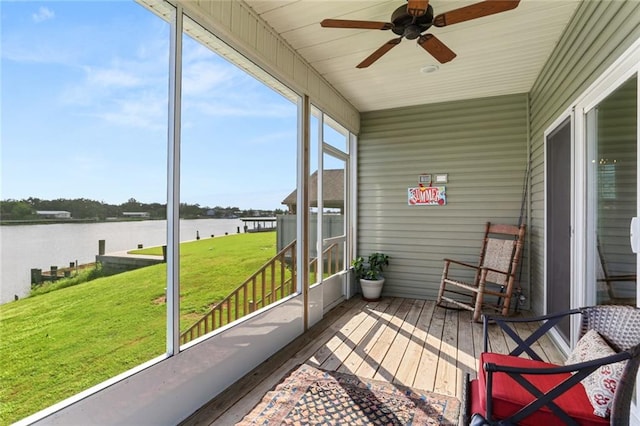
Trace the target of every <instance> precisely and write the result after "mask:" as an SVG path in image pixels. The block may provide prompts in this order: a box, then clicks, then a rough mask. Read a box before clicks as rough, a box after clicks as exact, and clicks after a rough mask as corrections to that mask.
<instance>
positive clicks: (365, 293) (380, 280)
mask: <svg viewBox="0 0 640 426" xmlns="http://www.w3.org/2000/svg"><path fill="white" fill-rule="evenodd" d="M387 265H389V256H387V255H386V254H384V253H371V254H370V255H369V257H368V258H367V260H365V259H364V257H362V256H358V257H356V258H355V259H354V260H353V262H351V266H353V271H354V272H355V276H356V278H359V279H360V288H362V298H363V299H364V300H366V301H368V302H374V301H377V300H379V299H380V294H381V293H382V286H383V285H384V276H383V275H382V270H383V268H384V267H385V266H387Z"/></svg>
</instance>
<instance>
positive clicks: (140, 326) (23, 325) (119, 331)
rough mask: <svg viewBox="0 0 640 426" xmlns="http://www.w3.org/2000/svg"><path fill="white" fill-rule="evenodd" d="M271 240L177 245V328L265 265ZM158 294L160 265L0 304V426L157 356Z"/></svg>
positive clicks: (254, 237)
mask: <svg viewBox="0 0 640 426" xmlns="http://www.w3.org/2000/svg"><path fill="white" fill-rule="evenodd" d="M275 237H276V235H275V233H271V232H265V233H256V234H237V235H229V236H226V237H219V238H212V239H203V240H199V241H195V242H190V243H184V244H181V246H180V250H181V255H180V283H181V293H180V315H181V321H180V329H181V330H184V329H185V328H187V327H189V326H190V325H191V324H192V323H193V322H194V321H195V320H196V319H197V318H199V317H200V315H201V314H203V313H205V312H206V311H207V310H208V309H209V307H210V306H211V305H213V304H214V303H215V302H216V301H219V300H220V299H222V298H223V297H224V296H226V295H227V294H228V293H229V292H230V291H231V290H233V289H234V288H235V287H237V286H238V285H239V284H241V283H242V282H243V281H244V280H245V279H246V278H247V277H248V276H249V275H251V274H252V273H253V272H255V271H256V270H257V269H258V268H259V267H260V266H262V265H263V264H264V263H265V262H266V261H267V260H269V259H270V258H272V257H273V256H274V255H275V254H276V241H275ZM150 250H151V251H152V250H153V249H145V250H141V252H147V253H148V252H149V251H150ZM157 250H158V251H159V250H160V249H157ZM136 252H138V250H136ZM165 287H166V265H164V264H162V265H156V266H150V267H147V268H142V269H138V270H135V271H131V272H126V273H122V274H118V275H113V276H110V277H104V278H99V279H97V280H94V281H90V282H87V283H85V284H80V285H76V286H73V287H67V288H63V289H60V290H56V291H52V292H50V293H46V294H42V295H39V296H35V297H30V298H26V299H21V300H18V301H15V302H11V303H7V304H4V305H1V306H0V424H8V423H11V422H14V421H17V420H19V419H21V418H23V417H26V416H28V415H30V414H33V413H35V412H37V411H39V410H41V409H43V408H46V407H48V406H49V405H52V404H54V403H56V402H58V401H61V400H63V399H65V398H67V397H69V396H72V395H74V394H76V393H78V392H80V391H82V390H85V389H87V388H89V387H91V386H93V385H96V384H98V383H100V382H102V381H104V380H106V379H108V378H110V377H113V376H115V375H117V374H119V373H122V372H124V371H126V370H128V369H130V368H132V367H135V366H137V365H139V364H141V363H143V362H145V361H148V360H150V359H152V358H154V357H157V356H159V355H162V354H163V353H164V352H165V339H166V336H165V333H166V304H165V302H164V295H165Z"/></svg>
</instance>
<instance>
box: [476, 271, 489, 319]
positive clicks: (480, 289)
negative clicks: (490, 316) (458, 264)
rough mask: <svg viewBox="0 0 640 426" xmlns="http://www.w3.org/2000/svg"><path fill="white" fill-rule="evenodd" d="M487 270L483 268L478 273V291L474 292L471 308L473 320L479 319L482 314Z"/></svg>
mask: <svg viewBox="0 0 640 426" xmlns="http://www.w3.org/2000/svg"><path fill="white" fill-rule="evenodd" d="M486 279H487V270H486V269H483V270H482V274H481V275H480V282H479V283H478V291H477V293H476V298H475V299H476V300H475V304H474V309H473V321H475V322H478V321H480V316H481V315H482V303H483V302H484V288H485V286H486Z"/></svg>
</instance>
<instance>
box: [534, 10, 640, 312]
mask: <svg viewBox="0 0 640 426" xmlns="http://www.w3.org/2000/svg"><path fill="white" fill-rule="evenodd" d="M638 37H640V2H637V1H633V0H632V1H585V2H581V3H580V6H579V7H578V9H577V10H576V13H575V15H574V17H573V18H572V20H571V22H570V23H569V25H568V26H567V29H566V31H565V32H564V34H563V35H562V37H561V39H560V40H559V42H558V45H557V47H556V49H554V52H553V53H552V55H551V57H550V58H549V60H548V61H547V63H546V64H545V66H544V67H543V69H542V71H541V72H540V74H539V76H538V78H537V80H536V82H535V83H534V85H533V87H532V89H531V92H530V111H531V142H530V143H531V158H532V179H531V220H530V229H529V236H530V241H531V246H530V248H531V283H532V288H531V301H532V309H533V310H534V311H535V312H537V313H542V312H544V303H545V301H544V217H545V211H544V187H545V182H544V152H545V151H544V132H545V130H546V129H547V128H548V127H549V126H551V124H553V122H554V121H555V120H556V119H558V118H559V117H560V115H561V114H562V113H563V112H564V111H566V110H567V109H568V108H570V106H571V104H572V103H573V102H575V100H576V99H577V98H578V96H580V95H581V94H582V93H583V92H584V91H585V90H586V89H587V88H588V86H589V85H590V84H592V83H593V82H594V81H595V80H596V79H597V78H598V77H599V76H600V75H601V74H602V73H603V72H604V70H605V69H606V68H607V67H608V66H610V65H611V64H612V63H613V62H614V61H615V60H616V59H617V58H618V57H619V56H620V55H621V54H622V53H623V52H624V51H625V50H626V49H627V48H628V47H629V46H630V45H631V44H632V43H633V42H634V41H635V40H636V39H638ZM567 167H569V165H567Z"/></svg>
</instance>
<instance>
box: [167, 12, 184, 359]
mask: <svg viewBox="0 0 640 426" xmlns="http://www.w3.org/2000/svg"><path fill="white" fill-rule="evenodd" d="M182 19H183V17H182V6H180V5H178V6H176V9H175V16H174V19H173V21H172V22H171V36H170V48H169V134H168V141H167V145H168V157H167V163H168V164H167V166H168V167H167V258H166V259H167V355H176V354H178V352H180V281H179V278H180V119H181V103H180V97H181V93H182Z"/></svg>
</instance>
